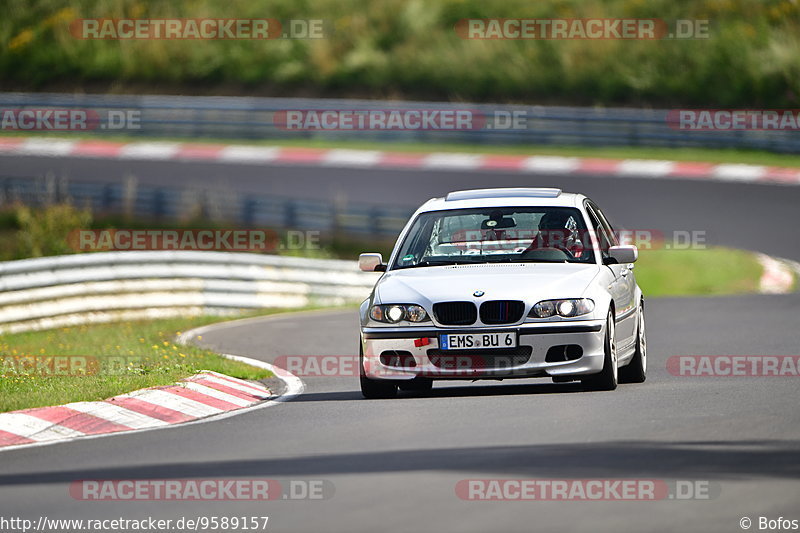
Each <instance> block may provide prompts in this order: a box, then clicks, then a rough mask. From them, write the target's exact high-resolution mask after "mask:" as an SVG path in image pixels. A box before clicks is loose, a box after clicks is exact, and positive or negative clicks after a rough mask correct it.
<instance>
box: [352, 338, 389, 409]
mask: <svg viewBox="0 0 800 533" xmlns="http://www.w3.org/2000/svg"><path fill="white" fill-rule="evenodd" d="M358 344H359V350H358V370H359V378H360V380H361V395H362V396H364V398H367V399H368V400H381V399H389V398H394V397H395V396H397V383H396V382H394V381H388V380H383V379H370V378H368V377H367V376H366V374H365V372H364V347H363V346H362V345H361V341H360V340H359V342H358Z"/></svg>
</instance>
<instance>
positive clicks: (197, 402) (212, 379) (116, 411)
mask: <svg viewBox="0 0 800 533" xmlns="http://www.w3.org/2000/svg"><path fill="white" fill-rule="evenodd" d="M226 357H228V358H231V359H236V360H239V361H242V362H245V363H248V364H251V365H253V366H258V367H262V368H266V369H269V370H272V368H273V367H272V365H269V364H268V363H264V362H262V361H256V360H253V359H249V358H245V357H240V356H226ZM279 374H281V377H280V379H282V380H284V382H286V384H287V393H286V394H283V395H282V396H278V397H276V396H274V395H273V394H272V392H271V391H270V390H269V389H267V388H266V387H265V386H264V385H262V384H260V383H253V382H250V381H245V380H241V379H236V378H232V377H230V376H226V375H224V374H219V373H216V372H211V371H203V372H201V373H199V374H196V375H194V376H191V377H189V378H187V379H185V380H183V381H181V382H179V383H176V384H175V385H172V386H167V387H156V388H150V389H142V390H138V391H134V392H131V393H128V394H122V395H120V396H115V397H113V398H109V399H107V400H103V401H100V402H77V403H69V404H66V405H60V406H54V407H39V408H33V409H24V410H21V411H12V412H8V413H0V451H5V450H9V449H17V448H21V447H28V446H37V445H45V444H53V443H57V442H66V441H72V440H76V439H81V438H91V437H101V436H107V435H111V434H118V433H123V432H124V433H128V432H135V431H147V430H153V429H161V428H165V427H169V426H172V425H175V424H182V425H187V424H191V423H200V422H209V421H212V420H219V419H221V418H227V417H228V416H233V415H235V414H239V413H241V412H243V411H246V410H251V409H258V408H263V407H269V406H271V405H275V404H276V403H278V402H281V401H286V400H287V399H290V398H291V397H293V396H296V395H297V394H299V393H300V392H302V382H300V380H299V379H297V378H296V377H294V376H292V375H286V374H285V373H283V372H281V373H276V375H279ZM293 380H296V382H295V381H293ZM297 382H299V386H298V383H297Z"/></svg>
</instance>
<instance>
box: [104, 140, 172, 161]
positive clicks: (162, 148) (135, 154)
mask: <svg viewBox="0 0 800 533" xmlns="http://www.w3.org/2000/svg"><path fill="white" fill-rule="evenodd" d="M180 148H181V145H180V144H178V143H165V142H139V143H129V144H126V145H125V146H123V147H122V149H121V150H120V151H119V154H118V157H119V158H120V159H171V158H173V157H175V156H176V155H177V154H178V150H180Z"/></svg>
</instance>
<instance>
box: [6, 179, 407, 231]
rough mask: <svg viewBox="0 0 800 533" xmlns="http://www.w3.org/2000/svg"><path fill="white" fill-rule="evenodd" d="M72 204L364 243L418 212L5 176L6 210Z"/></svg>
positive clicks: (224, 192) (131, 214) (399, 226)
mask: <svg viewBox="0 0 800 533" xmlns="http://www.w3.org/2000/svg"><path fill="white" fill-rule="evenodd" d="M67 201H68V202H70V203H72V204H73V205H76V206H78V207H82V208H90V209H91V211H92V212H93V213H96V214H99V215H107V214H118V215H123V216H127V217H129V218H131V219H139V220H142V219H144V220H149V221H159V220H173V221H175V220H184V221H185V220H198V219H202V220H204V221H215V222H222V223H228V224H233V225H236V226H238V227H242V228H271V229H275V228H282V229H292V230H313V231H319V232H320V233H324V234H340V233H341V234H347V235H349V236H353V237H363V238H387V237H395V236H397V234H398V233H400V230H401V229H402V228H403V226H404V225H405V223H406V221H407V220H408V218H409V217H410V216H411V214H412V213H413V211H414V210H413V208H400V207H390V206H380V207H379V206H370V205H360V204H351V203H348V202H322V201H312V200H299V199H294V198H288V197H281V196H272V195H263V194H252V193H240V192H237V191H235V190H222V191H220V190H205V189H195V188H176V187H161V186H150V185H142V184H140V183H138V180H136V178H134V177H129V178H128V179H127V180H126V181H123V182H90V181H87V182H82V181H75V180H71V179H68V178H66V177H61V176H59V177H56V176H53V175H50V176H44V177H35V178H22V177H11V176H2V175H0V207H2V206H5V205H13V204H15V203H17V202H19V203H22V204H25V205H31V206H42V205H48V204H52V203H58V202H67Z"/></svg>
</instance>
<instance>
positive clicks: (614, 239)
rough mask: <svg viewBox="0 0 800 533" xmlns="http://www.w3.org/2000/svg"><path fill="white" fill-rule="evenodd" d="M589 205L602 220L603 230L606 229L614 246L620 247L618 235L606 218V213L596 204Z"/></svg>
mask: <svg viewBox="0 0 800 533" xmlns="http://www.w3.org/2000/svg"><path fill="white" fill-rule="evenodd" d="M589 205H590V206H591V208H592V209H593V210H594V212H595V213H596V214H597V217H598V218H599V219H600V223H601V224H602V225H603V228H605V230H606V232H607V233H608V236H609V238H610V241H611V244H612V246H618V245H619V240H618V239H617V234H616V232H615V231H614V228H613V227H612V226H611V223H610V222H609V221H608V218H607V217H606V215H605V213H603V211H602V210H601V209H600V208H599V207H597V205H596V204H595V203H591V204H589Z"/></svg>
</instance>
